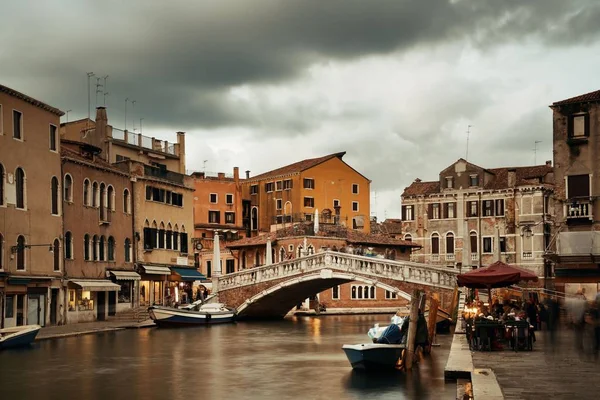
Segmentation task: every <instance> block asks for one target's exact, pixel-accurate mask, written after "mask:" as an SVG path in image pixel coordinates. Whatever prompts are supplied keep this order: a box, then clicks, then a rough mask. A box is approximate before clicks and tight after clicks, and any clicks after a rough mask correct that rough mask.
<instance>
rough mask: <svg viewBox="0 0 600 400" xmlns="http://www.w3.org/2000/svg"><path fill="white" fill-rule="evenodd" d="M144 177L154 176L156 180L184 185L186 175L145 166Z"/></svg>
mask: <svg viewBox="0 0 600 400" xmlns="http://www.w3.org/2000/svg"><path fill="white" fill-rule="evenodd" d="M144 175H146V176H152V177H154V178H159V179H164V180H167V181H169V182H175V183H179V184H181V185H183V181H184V178H185V175H183V174H180V173H178V172H173V171H169V170H165V169H161V168H156V167H152V166H150V165H144Z"/></svg>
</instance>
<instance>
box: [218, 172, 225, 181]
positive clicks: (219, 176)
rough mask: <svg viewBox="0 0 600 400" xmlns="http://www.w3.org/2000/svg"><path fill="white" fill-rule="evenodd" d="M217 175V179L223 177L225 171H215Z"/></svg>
mask: <svg viewBox="0 0 600 400" xmlns="http://www.w3.org/2000/svg"><path fill="white" fill-rule="evenodd" d="M217 177H218V178H219V179H225V172H219V173H217Z"/></svg>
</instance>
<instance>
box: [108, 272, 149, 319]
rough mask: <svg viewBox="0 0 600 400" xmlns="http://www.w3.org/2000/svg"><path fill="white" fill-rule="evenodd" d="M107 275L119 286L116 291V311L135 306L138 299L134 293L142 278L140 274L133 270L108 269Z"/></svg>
mask: <svg viewBox="0 0 600 400" xmlns="http://www.w3.org/2000/svg"><path fill="white" fill-rule="evenodd" d="M108 275H109V277H110V279H111V280H112V281H113V282H114V283H116V284H117V285H119V287H120V289H119V292H118V293H117V301H116V311H117V312H121V311H124V310H128V309H131V308H134V307H136V306H137V299H138V296H136V293H137V291H138V290H139V282H140V280H141V279H142V277H141V276H140V274H138V273H137V272H134V271H117V270H109V271H108Z"/></svg>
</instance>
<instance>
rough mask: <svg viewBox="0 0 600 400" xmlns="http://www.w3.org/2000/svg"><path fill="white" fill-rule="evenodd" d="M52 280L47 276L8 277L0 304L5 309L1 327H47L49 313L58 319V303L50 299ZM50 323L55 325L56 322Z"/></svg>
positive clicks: (2, 290)
mask: <svg viewBox="0 0 600 400" xmlns="http://www.w3.org/2000/svg"><path fill="white" fill-rule="evenodd" d="M52 279H53V278H52V277H45V276H35V277H34V276H28V277H23V276H6V277H5V280H4V286H3V288H2V289H1V290H0V292H2V300H1V301H0V302H1V304H2V307H3V309H2V321H1V322H2V323H1V324H0V326H2V327H4V328H10V327H14V326H23V325H40V326H46V322H47V321H48V316H49V313H52V315H54V317H55V318H56V315H55V314H56V313H57V312H58V311H57V307H58V302H57V301H50V299H49V289H50V287H51V286H52ZM57 284H58V283H57ZM56 290H58V289H56ZM54 291H55V290H53V291H52V293H54ZM50 322H51V323H55V322H56V320H54V321H50Z"/></svg>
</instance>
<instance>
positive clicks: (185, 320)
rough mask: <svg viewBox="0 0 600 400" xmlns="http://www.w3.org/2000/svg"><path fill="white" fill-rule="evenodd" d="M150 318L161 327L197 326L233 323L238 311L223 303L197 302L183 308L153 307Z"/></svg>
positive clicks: (150, 308)
mask: <svg viewBox="0 0 600 400" xmlns="http://www.w3.org/2000/svg"><path fill="white" fill-rule="evenodd" d="M148 313H149V314H150V318H152V320H153V321H154V323H155V324H156V325H158V326H159V327H160V326H195V325H207V324H222V323H227V322H233V321H234V320H235V316H236V311H235V310H234V309H232V308H229V307H227V306H225V304H223V303H206V302H205V301H201V300H199V301H197V302H195V303H192V304H189V305H187V306H185V307H182V308H171V307H163V306H152V307H149V308H148Z"/></svg>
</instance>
